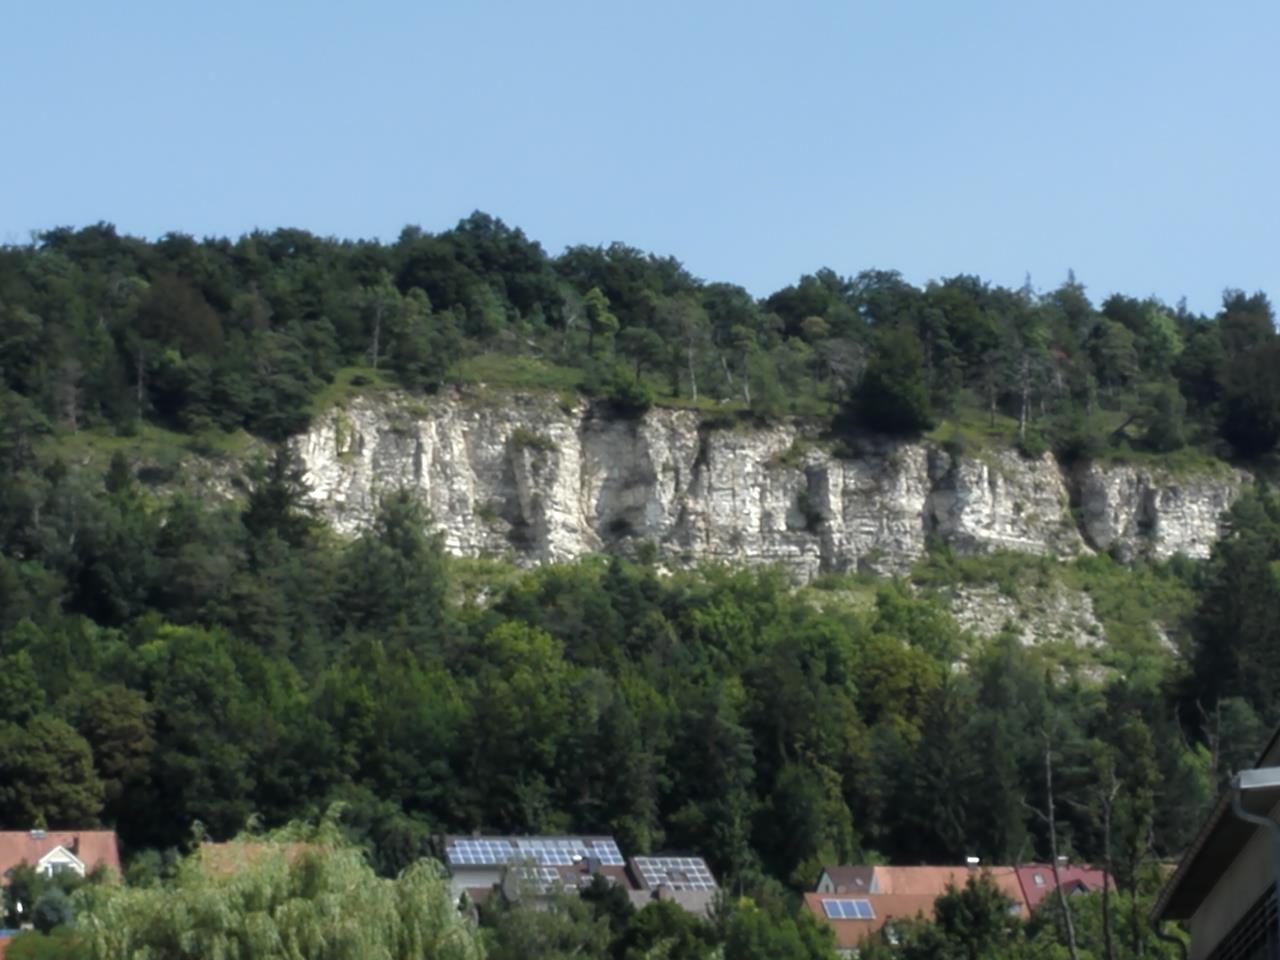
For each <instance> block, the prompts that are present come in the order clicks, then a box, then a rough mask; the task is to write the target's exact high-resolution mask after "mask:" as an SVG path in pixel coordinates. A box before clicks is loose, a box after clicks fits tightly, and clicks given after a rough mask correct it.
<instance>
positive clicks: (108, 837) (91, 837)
mask: <svg viewBox="0 0 1280 960" xmlns="http://www.w3.org/2000/svg"><path fill="white" fill-rule="evenodd" d="M57 847H62V848H63V849H65V850H67V851H68V852H70V853H71V854H72V855H73V856H75V858H76V859H77V860H79V861H80V862H81V863H83V864H84V866H85V870H86V871H88V872H90V873H92V872H93V871H94V870H95V869H97V867H98V866H99V865H102V866H104V867H106V868H107V869H108V870H111V871H112V872H114V873H116V874H119V873H120V851H119V850H118V849H117V848H116V835H115V831H114V830H48V831H45V832H44V833H43V835H40V834H39V832H37V833H34V834H33V833H32V832H31V831H29V830H8V831H0V883H3V882H5V881H4V879H3V877H4V874H5V873H6V872H7V871H9V870H12V869H13V868H14V867H16V866H18V865H19V864H21V863H24V862H25V863H28V864H30V865H31V866H33V867H34V866H35V865H36V864H37V863H38V862H39V861H40V859H41V858H42V857H44V856H45V854H47V853H49V852H50V851H52V850H54V849H56V848H57Z"/></svg>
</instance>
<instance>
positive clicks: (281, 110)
mask: <svg viewBox="0 0 1280 960" xmlns="http://www.w3.org/2000/svg"><path fill="white" fill-rule="evenodd" d="M1278 43H1280V3H1278V2H1276V0H1256V2H1254V0H1240V2H1236V0H1220V2H1216V3H1210V2H1205V0H1194V2H1187V0H1159V2H1155V0H1152V2H1147V0H1132V2H1131V0H1109V2H1095V0H933V2H925V0H917V2H913V0H877V2H856V0H846V2H838V0H825V2H817V0H809V2H805V0H792V2H787V3H781V2H775V3H753V2H750V0H732V2H731V0H683V2H678V3H673V2H663V0H649V2H644V3H641V2H621V0H583V2H560V0H537V2H534V0H528V2H522V3H515V2H507V3H502V2H493V0H475V2H462V0H457V2H451V0H416V2H411V0H366V2H345V3H330V2H324V0H311V2H306V3H303V2H272V0H257V2H242V0H219V2H182V0H178V2H175V0H164V2H155V0H122V2H117V3H104V2H101V0H92V2H91V0H82V2H66V0H39V2H29V3H21V2H18V0H10V2H8V3H5V4H4V14H3V16H2V17H0V108H2V109H0V242H8V243H17V242H25V241H26V240H27V239H28V237H29V231H31V230H33V229H39V228H46V227H50V226H56V225H67V224H70V225H83V224H87V223H93V222H96V221H98V220H107V221H111V222H113V223H115V224H116V225H117V226H118V227H119V228H120V229H121V230H125V231H128V232H131V233H137V234H142V235H146V236H149V237H155V236H159V235H160V234H162V233H165V232H167V231H169V230H178V231H183V232H187V233H192V234H195V235H197V236H204V235H209V234H220V235H237V234H239V233H242V232H244V231H246V230H249V229H252V228H254V227H263V228H273V227H276V226H298V227H304V228H307V229H310V230H313V231H315V232H317V233H322V234H326V235H336V236H344V237H373V236H376V237H381V238H384V239H388V240H389V239H394V237H395V236H396V234H397V233H398V232H399V230H400V228H401V227H402V226H403V225H404V224H406V223H418V224H421V225H422V226H423V227H424V228H425V229H428V230H442V229H445V228H447V227H449V226H451V225H452V224H453V223H454V222H456V221H457V220H458V219H459V218H460V217H462V216H465V215H466V214H467V213H469V212H471V211H472V210H475V209H481V210H484V211H486V212H489V213H492V214H494V215H496V216H499V217H502V218H503V219H504V220H506V221H507V222H508V223H510V224H514V225H516V226H520V227H522V228H523V229H524V230H525V231H526V233H528V234H529V235H530V236H532V237H534V238H535V239H538V240H540V241H541V242H542V243H543V245H544V246H545V247H546V248H547V249H548V250H549V251H551V252H553V253H555V252H558V251H559V250H561V249H562V248H563V247H564V246H565V245H567V244H573V243H591V244H595V243H605V242H609V241H612V240H621V241H624V242H626V243H629V244H632V245H634V246H638V247H641V248H644V249H647V250H653V251H655V252H658V253H662V254H671V255H674V256H676V257H678V258H679V259H680V260H682V261H683V262H684V263H685V265H686V266H687V267H688V268H689V269H690V270H691V271H692V272H693V273H694V274H696V275H698V276H701V277H704V278H707V279H714V280H728V281H732V282H736V283H741V284H743V285H744V286H746V287H747V288H748V289H749V290H751V291H752V292H754V293H757V294H764V293H768V292H769V291H771V290H773V289H776V288H777V287H779V286H782V285H785V284H786V283H789V282H791V281H793V280H794V279H795V278H796V277H797V276H798V275H800V274H801V273H804V272H809V271H812V270H815V269H817V268H818V267H821V266H824V265H825V266H830V267H832V268H833V269H835V270H837V271H839V272H841V273H855V272H857V271H859V270H861V269H864V268H868V267H880V268H890V269H897V270H901V271H902V272H903V274H904V275H906V277H907V278H908V279H910V280H912V281H915V282H923V281H925V280H928V279H930V278H933V277H940V276H949V275H952V274H955V273H961V272H964V273H977V274H979V275H981V276H983V277H985V278H987V279H990V280H994V281H996V282H999V283H1004V284H1009V285H1018V284H1021V282H1022V281H1023V278H1024V276H1025V275H1026V274H1028V273H1030V275H1031V278H1032V282H1033V283H1034V284H1035V285H1036V286H1037V287H1040V288H1048V287H1052V286H1055V285H1056V284H1057V283H1058V282H1059V281H1060V280H1061V279H1062V278H1063V277H1064V276H1065V274H1066V271H1067V269H1068V268H1069V267H1071V268H1074V269H1075V271H1076V273H1077V276H1078V278H1079V279H1080V280H1081V281H1082V282H1084V283H1085V284H1086V286H1087V287H1088V288H1089V291H1090V293H1091V295H1092V296H1093V297H1094V298H1095V300H1100V299H1101V298H1102V297H1104V296H1105V295H1106V294H1107V293H1110V292H1112V291H1115V290H1122V291H1124V292H1126V293H1132V294H1135V295H1145V294H1148V293H1154V294H1157V295H1159V296H1161V297H1163V298H1165V299H1167V300H1170V301H1174V300H1176V299H1177V298H1178V297H1179V296H1182V295H1186V296H1187V298H1188V301H1189V303H1190V305H1191V306H1192V308H1194V309H1200V310H1206V311H1212V310H1214V309H1215V308H1216V306H1217V304H1218V302H1219V296H1220V292H1221V290H1222V288H1223V287H1225V286H1237V287H1243V288H1246V289H1248V290H1255V289H1263V290H1266V291H1268V293H1270V294H1271V295H1272V297H1273V299H1274V298H1276V297H1277V295H1280V243H1278V242H1277V240H1280V237H1278V235H1277V234H1278V229H1277V224H1278V223H1280V182H1278V176H1280V162H1278V160H1280V157H1278V156H1277V154H1278V153H1280V56H1278V55H1277V44H1278Z"/></svg>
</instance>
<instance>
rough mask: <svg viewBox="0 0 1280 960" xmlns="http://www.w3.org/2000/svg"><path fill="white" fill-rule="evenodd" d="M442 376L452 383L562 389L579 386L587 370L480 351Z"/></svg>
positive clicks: (571, 388) (529, 388)
mask: <svg viewBox="0 0 1280 960" xmlns="http://www.w3.org/2000/svg"><path fill="white" fill-rule="evenodd" d="M445 379H446V380H448V381H451V382H453V383H462V384H484V385H486V386H491V387H509V388H514V389H520V390H547V391H552V392H555V393H565V392H574V391H577V390H579V389H580V388H581V387H582V384H583V382H584V381H585V380H586V372H585V371H583V370H579V369H577V368H576V367H562V366H559V365H557V364H554V363H547V362H546V361H545V360H539V359H538V358H537V357H516V356H508V355H505V354H499V353H482V354H480V355H478V356H474V357H466V358H464V359H462V360H459V361H458V362H457V363H455V364H454V365H453V366H452V367H450V368H449V372H448V373H447V374H446V376H445Z"/></svg>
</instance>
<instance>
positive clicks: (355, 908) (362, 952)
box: [76, 826, 484, 960]
mask: <svg viewBox="0 0 1280 960" xmlns="http://www.w3.org/2000/svg"><path fill="white" fill-rule="evenodd" d="M76 906H77V911H76V915H77V923H76V927H77V932H78V933H79V934H80V935H81V936H82V938H83V941H82V942H83V946H84V956H85V957H88V958H90V960H481V958H483V956H484V952H483V950H482V948H481V947H480V945H479V939H478V936H477V934H476V931H475V929H474V927H473V926H472V925H471V924H470V923H469V922H468V921H467V920H465V919H464V918H463V917H461V916H460V915H459V914H458V911H457V910H456V909H455V908H454V905H453V904H452V902H451V899H450V896H449V891H448V886H447V883H446V882H445V880H444V879H443V875H442V872H441V870H440V868H439V866H438V865H436V864H433V863H430V862H426V861H422V862H419V863H416V864H414V865H412V866H410V867H408V868H407V869H406V870H405V871H404V872H403V873H401V874H400V876H399V877H397V878H396V879H394V880H388V879H383V878H380V877H378V876H377V875H376V874H375V873H374V872H373V870H372V869H371V868H370V866H369V865H368V863H367V862H366V861H365V859H364V856H363V855H362V854H361V852H360V851H359V850H358V849H356V848H354V847H352V846H350V845H347V844H344V843H342V842H341V841H340V840H339V838H338V836H337V833H336V831H335V830H333V829H332V828H331V827H327V826H326V827H322V828H320V830H319V831H313V832H311V833H310V835H309V836H305V837H304V836H300V835H299V834H298V833H296V832H294V833H292V834H290V833H283V834H276V835H273V836H272V837H271V838H270V839H268V840H265V841H264V840H257V839H255V840H241V841H237V842H234V843H232V844H229V845H226V846H225V847H221V848H220V849H209V848H206V849H204V850H203V851H201V852H198V853H195V854H193V855H192V856H190V857H188V858H187V859H186V860H185V861H184V862H183V863H182V864H181V865H180V866H179V868H178V873H177V876H176V878H175V879H174V881H173V882H172V883H170V884H167V885H165V886H159V887H150V888H127V887H121V886H99V887H95V888H94V889H88V888H86V889H84V890H82V891H80V892H79V893H78V894H77V904H76Z"/></svg>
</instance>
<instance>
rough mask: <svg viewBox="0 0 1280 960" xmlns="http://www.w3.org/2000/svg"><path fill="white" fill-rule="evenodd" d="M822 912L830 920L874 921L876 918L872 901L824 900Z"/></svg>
mask: <svg viewBox="0 0 1280 960" xmlns="http://www.w3.org/2000/svg"><path fill="white" fill-rule="evenodd" d="M822 910H823V912H824V913H826V915H827V919H828V920H874V919H875V917H876V912H875V911H874V910H873V909H871V901H870V900H823V901H822Z"/></svg>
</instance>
